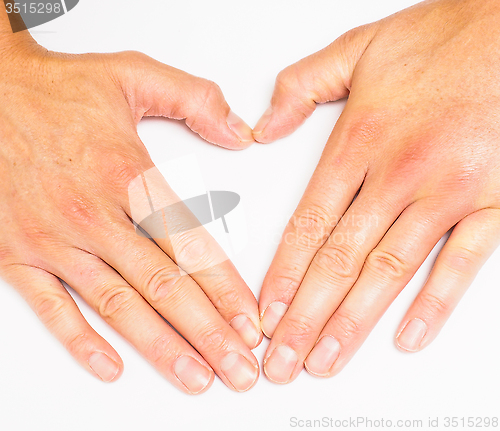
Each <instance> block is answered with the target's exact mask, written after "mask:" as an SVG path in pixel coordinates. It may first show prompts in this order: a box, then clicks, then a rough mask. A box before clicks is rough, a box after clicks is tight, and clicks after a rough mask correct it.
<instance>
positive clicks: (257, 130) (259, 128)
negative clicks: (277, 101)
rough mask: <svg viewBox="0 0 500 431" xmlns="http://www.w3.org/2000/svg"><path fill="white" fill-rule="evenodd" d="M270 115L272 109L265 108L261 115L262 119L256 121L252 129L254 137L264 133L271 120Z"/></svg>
mask: <svg viewBox="0 0 500 431" xmlns="http://www.w3.org/2000/svg"><path fill="white" fill-rule="evenodd" d="M272 115H273V108H271V107H269V108H267V109H266V110H265V112H264V114H262V117H260V119H259V121H257V124H256V125H255V127H254V128H253V134H254V135H259V134H261V133H262V132H263V131H264V129H265V128H266V126H267V125H268V123H269V121H270V120H271V117H272Z"/></svg>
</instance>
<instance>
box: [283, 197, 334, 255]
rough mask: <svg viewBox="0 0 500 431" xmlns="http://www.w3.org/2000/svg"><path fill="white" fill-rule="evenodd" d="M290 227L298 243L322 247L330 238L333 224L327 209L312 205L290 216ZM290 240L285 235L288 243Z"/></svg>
mask: <svg viewBox="0 0 500 431" xmlns="http://www.w3.org/2000/svg"><path fill="white" fill-rule="evenodd" d="M289 229H290V231H291V232H292V233H293V239H294V240H295V242H296V243H297V244H299V245H303V246H306V247H314V248H317V247H321V246H322V245H323V244H324V243H325V241H326V240H327V239H328V236H329V235H330V232H331V229H332V226H331V222H330V220H329V216H328V213H327V211H326V210H324V209H322V208H320V207H317V206H310V207H308V208H307V210H305V211H304V212H298V213H296V214H294V215H293V216H292V217H291V218H290V221H289ZM289 240H290V238H289V237H288V236H287V235H285V237H284V241H285V243H286V244H287V243H288V242H289ZM287 245H295V244H287Z"/></svg>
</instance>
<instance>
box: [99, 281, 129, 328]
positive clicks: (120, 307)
mask: <svg viewBox="0 0 500 431" xmlns="http://www.w3.org/2000/svg"><path fill="white" fill-rule="evenodd" d="M134 299H135V293H134V291H133V290H132V289H131V288H130V287H118V286H115V287H112V288H108V289H104V291H103V293H102V294H101V296H100V297H99V299H98V300H97V311H98V312H99V314H100V315H101V316H102V317H103V318H105V319H110V320H114V319H116V318H117V315H118V314H120V313H124V312H127V311H128V310H130V309H131V308H132V306H133V302H134Z"/></svg>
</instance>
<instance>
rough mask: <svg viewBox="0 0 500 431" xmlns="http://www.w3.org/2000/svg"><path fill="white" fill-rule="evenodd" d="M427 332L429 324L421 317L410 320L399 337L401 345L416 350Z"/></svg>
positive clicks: (405, 348)
mask: <svg viewBox="0 0 500 431" xmlns="http://www.w3.org/2000/svg"><path fill="white" fill-rule="evenodd" d="M426 333H427V325H426V324H425V322H424V321H423V320H421V319H413V320H410V321H409V322H408V323H407V324H406V326H405V327H404V329H403V330H402V331H401V333H400V334H399V335H398V337H397V339H396V340H397V343H398V345H399V347H401V348H402V349H404V350H408V351H409V352H416V351H417V350H418V348H419V347H420V343H421V342H422V340H423V339H424V337H425V334H426Z"/></svg>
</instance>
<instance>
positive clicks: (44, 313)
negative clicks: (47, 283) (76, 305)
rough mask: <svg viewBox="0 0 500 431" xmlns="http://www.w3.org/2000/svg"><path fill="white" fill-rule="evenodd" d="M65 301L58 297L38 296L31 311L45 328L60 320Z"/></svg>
mask: <svg viewBox="0 0 500 431" xmlns="http://www.w3.org/2000/svg"><path fill="white" fill-rule="evenodd" d="M65 305H66V300H65V299H64V298H63V297H62V296H60V295H54V294H46V293H43V294H40V295H38V296H37V297H36V298H35V299H34V301H33V309H34V310H35V313H36V315H37V316H38V318H39V319H40V320H41V321H42V322H43V323H44V324H45V325H47V326H50V325H51V324H52V323H54V322H55V321H56V320H57V319H60V318H61V315H62V314H63V312H64V308H65Z"/></svg>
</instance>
